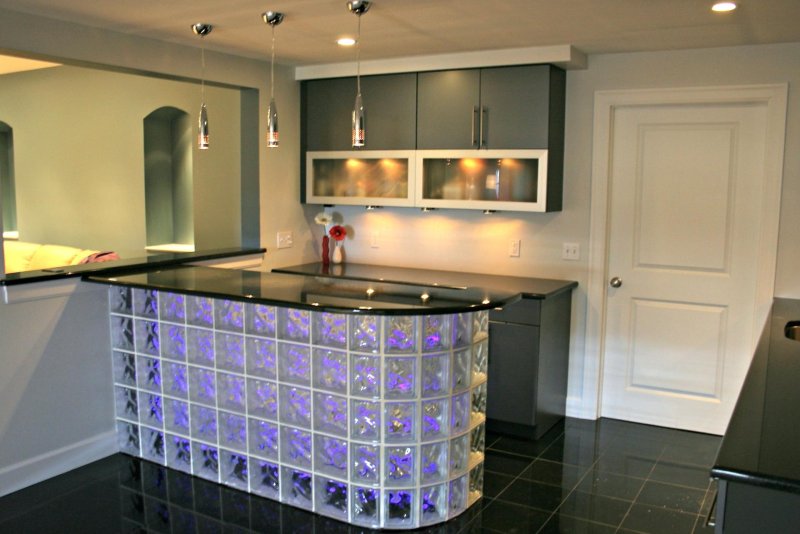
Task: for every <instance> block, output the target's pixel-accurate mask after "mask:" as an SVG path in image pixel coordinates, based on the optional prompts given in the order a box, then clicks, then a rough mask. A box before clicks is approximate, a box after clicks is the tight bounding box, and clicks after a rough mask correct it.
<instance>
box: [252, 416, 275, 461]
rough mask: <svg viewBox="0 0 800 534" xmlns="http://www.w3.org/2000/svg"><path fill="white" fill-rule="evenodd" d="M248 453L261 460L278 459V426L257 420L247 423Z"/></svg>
mask: <svg viewBox="0 0 800 534" xmlns="http://www.w3.org/2000/svg"><path fill="white" fill-rule="evenodd" d="M248 434H249V439H250V453H251V454H256V455H258V456H261V457H263V458H269V459H274V460H277V459H278V442H279V440H280V438H279V436H278V425H274V424H272V423H267V422H266V421H261V420H259V419H250V420H249V421H248Z"/></svg>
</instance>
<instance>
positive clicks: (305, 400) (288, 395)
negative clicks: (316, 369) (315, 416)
mask: <svg viewBox="0 0 800 534" xmlns="http://www.w3.org/2000/svg"><path fill="white" fill-rule="evenodd" d="M279 406H280V419H281V423H289V424H291V425H297V426H302V427H304V428H311V391H310V390H307V389H303V388H298V387H294V386H284V385H281V386H280V404H279Z"/></svg>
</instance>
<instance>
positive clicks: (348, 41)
mask: <svg viewBox="0 0 800 534" xmlns="http://www.w3.org/2000/svg"><path fill="white" fill-rule="evenodd" d="M336 44H338V45H339V46H353V45H355V44H356V40H355V39H353V38H352V37H342V38H341V39H337V40H336Z"/></svg>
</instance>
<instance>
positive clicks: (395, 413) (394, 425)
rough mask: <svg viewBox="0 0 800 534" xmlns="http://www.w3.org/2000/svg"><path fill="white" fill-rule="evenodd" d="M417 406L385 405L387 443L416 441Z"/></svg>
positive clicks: (403, 404)
mask: <svg viewBox="0 0 800 534" xmlns="http://www.w3.org/2000/svg"><path fill="white" fill-rule="evenodd" d="M416 408H417V405H416V403H414V402H387V403H386V404H385V405H384V409H385V414H384V421H385V430H384V439H385V441H387V442H398V441H400V442H403V441H413V440H414V437H415V436H414V427H415V424H414V420H415V414H416V411H417V410H416Z"/></svg>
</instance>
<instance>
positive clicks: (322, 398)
mask: <svg viewBox="0 0 800 534" xmlns="http://www.w3.org/2000/svg"><path fill="white" fill-rule="evenodd" d="M314 430H318V431H322V432H330V433H331V434H336V435H338V436H347V399H346V398H345V397H340V396H338V395H331V394H328V393H314Z"/></svg>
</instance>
